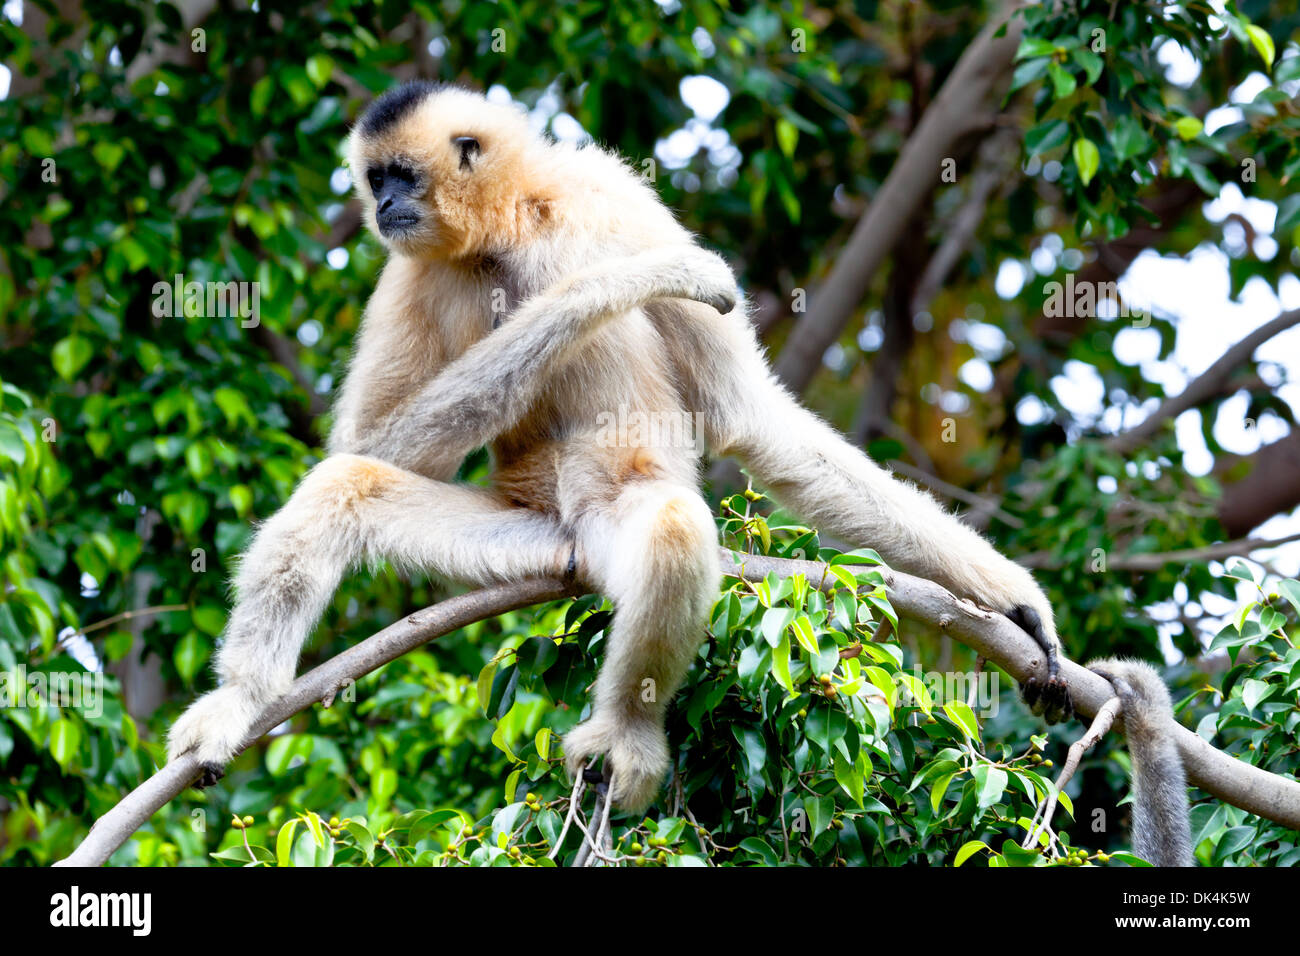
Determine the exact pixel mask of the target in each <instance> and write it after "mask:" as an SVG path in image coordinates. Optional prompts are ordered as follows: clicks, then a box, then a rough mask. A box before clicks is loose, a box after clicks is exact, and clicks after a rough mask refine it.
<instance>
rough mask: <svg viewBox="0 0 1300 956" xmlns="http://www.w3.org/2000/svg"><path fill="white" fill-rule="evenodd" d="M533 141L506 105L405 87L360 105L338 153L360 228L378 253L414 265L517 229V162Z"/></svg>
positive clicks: (422, 86) (522, 180) (456, 92)
mask: <svg viewBox="0 0 1300 956" xmlns="http://www.w3.org/2000/svg"><path fill="white" fill-rule="evenodd" d="M536 142H537V141H536V139H535V138H534V136H533V134H532V133H531V131H530V130H529V128H528V122H527V119H526V118H525V117H524V115H523V113H522V112H520V111H518V110H516V109H515V108H514V107H512V106H503V105H500V104H496V103H491V102H489V101H488V100H487V99H486V98H485V97H483V96H480V95H479V94H477V93H471V92H469V91H467V90H462V89H458V88H456V87H438V86H435V85H433V84H428V83H408V84H406V85H404V86H400V87H397V88H396V89H393V90H390V91H388V92H387V93H385V94H384V95H383V96H381V97H379V99H377V100H375V102H374V103H372V104H371V105H370V107H369V108H368V109H367V110H366V112H365V114H364V115H363V116H362V117H361V120H360V122H358V123H357V125H356V127H355V128H354V129H353V131H352V135H351V137H350V138H349V140H348V146H347V155H348V163H349V166H350V167H351V171H352V180H353V183H354V184H355V186H356V189H357V194H358V196H360V198H361V201H362V204H363V206H364V210H365V219H366V224H367V225H368V226H369V227H370V230H371V231H372V232H373V233H374V234H375V235H376V236H378V237H379V240H380V241H381V242H383V243H384V245H385V246H387V247H388V248H389V249H390V250H392V251H393V252H395V253H397V254H400V255H405V256H410V257H414V258H458V257H462V256H468V255H472V254H474V253H476V252H482V251H484V250H485V248H486V247H487V246H488V245H489V244H490V243H492V242H493V240H494V239H496V240H497V241H499V240H501V239H508V237H509V230H510V229H512V228H517V216H515V214H514V211H515V210H516V208H517V207H518V204H519V202H520V200H521V197H522V196H523V195H524V194H525V189H526V177H525V175H524V169H525V168H526V165H527V164H526V163H525V162H524V155H525V153H526V152H527V150H528V149H529V148H530V146H532V145H534V144H535V143H536ZM503 230H506V232H505V233H504V234H503Z"/></svg>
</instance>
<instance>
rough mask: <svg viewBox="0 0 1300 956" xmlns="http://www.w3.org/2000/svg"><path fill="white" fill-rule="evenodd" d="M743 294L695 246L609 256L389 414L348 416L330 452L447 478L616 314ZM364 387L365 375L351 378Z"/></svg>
mask: <svg viewBox="0 0 1300 956" xmlns="http://www.w3.org/2000/svg"><path fill="white" fill-rule="evenodd" d="M738 295H739V293H738V291H737V289H736V282H735V278H734V276H733V275H732V273H731V270H730V269H729V268H728V267H727V264H726V263H725V262H724V261H723V260H722V259H721V258H720V257H719V256H717V255H715V254H714V253H712V252H709V251H707V250H705V249H701V248H699V247H697V246H689V245H682V246H678V247H669V248H660V249H652V250H649V251H646V252H641V253H637V254H635V255H631V256H626V257H622V258H616V259H609V260H606V261H604V262H601V263H599V264H598V265H596V266H592V267H589V268H587V269H585V270H583V271H582V272H580V273H578V274H576V275H574V276H572V277H570V278H568V279H565V280H562V281H561V282H560V283H559V284H558V286H557V287H554V288H552V289H548V290H547V291H545V292H542V293H540V294H538V295H536V296H533V297H531V298H529V299H526V300H525V301H524V302H523V303H522V304H521V305H520V306H519V307H518V308H517V309H516V310H515V312H514V313H513V314H512V315H511V316H509V317H508V318H507V319H506V321H505V322H504V323H503V325H502V327H501V328H498V329H496V330H494V331H493V332H491V333H489V334H488V335H487V336H486V337H485V338H483V339H482V340H480V341H479V342H477V343H475V344H474V345H472V346H470V348H469V349H468V350H466V351H465V352H464V354H462V355H461V356H459V357H458V358H456V359H454V360H453V361H451V362H450V363H448V364H447V365H446V366H445V367H444V368H442V369H441V370H440V371H438V372H437V374H436V375H434V377H433V378H432V379H430V380H429V381H428V382H427V383H426V384H425V385H424V386H423V388H421V390H420V391H419V393H418V394H417V395H416V396H415V397H414V398H413V399H411V400H410V401H408V402H407V403H406V404H405V405H403V406H401V407H399V408H398V409H397V410H396V411H395V412H394V413H393V414H391V415H389V416H388V417H387V418H385V419H382V420H379V421H372V422H364V423H363V422H354V421H344V422H342V423H341V425H336V428H335V433H336V434H337V435H340V436H347V437H346V438H342V439H341V440H338V441H336V440H334V438H333V436H331V445H330V452H331V453H332V454H333V453H343V452H346V453H352V454H359V455H373V456H375V457H379V458H383V459H384V460H385V461H389V462H391V463H392V464H394V465H397V466H398V467H399V468H404V469H407V470H409V471H413V472H415V473H417V474H423V475H435V476H446V475H449V474H451V473H453V472H454V471H455V469H456V468H457V466H459V464H460V462H461V461H463V460H464V458H465V456H466V455H468V454H469V453H470V452H472V451H473V450H474V449H475V448H479V447H481V446H483V445H486V444H487V443H488V442H490V441H491V440H492V439H494V438H496V437H497V436H498V435H500V434H501V433H503V432H504V431H506V430H507V429H509V428H511V427H512V426H514V425H515V424H516V423H518V422H519V421H520V420H521V419H522V418H523V417H524V416H525V415H526V414H527V413H528V411H529V409H530V407H531V406H532V405H533V403H534V402H535V401H536V400H537V398H538V396H539V395H540V394H541V392H542V390H543V389H544V387H545V386H546V384H547V382H548V380H550V379H551V378H552V376H553V374H554V373H555V370H556V368H557V367H558V366H559V365H560V364H561V363H562V362H563V361H564V360H565V359H567V358H568V357H569V356H571V355H573V354H574V353H575V352H576V351H578V350H579V349H580V348H581V347H582V346H583V345H584V344H585V343H586V342H588V341H590V339H591V337H592V335H593V334H595V332H596V331H598V330H599V329H600V328H601V327H602V326H603V325H604V324H605V323H606V322H608V321H609V320H610V319H612V318H614V317H615V316H619V315H623V314H625V313H627V312H630V311H632V310H633V309H637V308H640V307H641V306H643V305H645V304H646V303H648V302H650V301H652V300H655V299H663V298H668V299H673V298H683V299H693V300H696V301H697V302H699V303H705V304H706V305H705V306H704V307H705V308H709V309H710V310H711V311H715V310H716V311H717V312H730V311H731V310H732V309H733V308H734V307H735V304H736V301H737V297H738ZM349 384H350V385H352V386H354V387H357V388H360V389H362V390H363V391H364V389H365V388H366V384H365V383H364V382H358V383H349Z"/></svg>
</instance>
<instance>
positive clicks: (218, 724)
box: [167, 684, 262, 786]
mask: <svg viewBox="0 0 1300 956" xmlns="http://www.w3.org/2000/svg"><path fill="white" fill-rule="evenodd" d="M261 710H262V708H261V706H260V705H259V704H258V703H257V702H256V701H254V700H253V698H252V697H251V696H250V695H249V694H248V693H247V691H245V690H244V689H243V688H242V687H239V686H237V685H234V684H227V685H225V686H223V687H218V688H217V689H216V690H213V691H209V692H208V693H206V694H204V695H203V696H202V697H200V698H199V699H198V700H196V701H195V702H194V703H192V704H191V705H190V707H189V709H188V710H187V711H185V713H183V714H181V715H180V717H179V718H177V720H176V723H174V724H173V725H172V729H171V730H170V731H168V733H167V759H168V760H169V761H170V760H175V759H176V758H177V757H179V756H180V755H181V754H184V753H193V754H194V756H195V757H197V758H198V761H199V763H200V764H202V765H203V766H204V768H205V769H206V768H212V767H217V768H220V767H224V766H225V765H226V764H228V763H230V760H231V758H232V757H234V756H235V754H237V753H238V752H239V749H240V747H241V746H242V745H243V743H244V738H245V737H247V736H248V733H249V731H251V730H252V729H253V721H255V720H256V719H257V718H258V715H259V714H260V713H261ZM212 783H216V779H213V780H212ZM210 785H211V784H208V786H210Z"/></svg>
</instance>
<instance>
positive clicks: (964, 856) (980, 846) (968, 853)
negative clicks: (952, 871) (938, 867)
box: [952, 840, 993, 867]
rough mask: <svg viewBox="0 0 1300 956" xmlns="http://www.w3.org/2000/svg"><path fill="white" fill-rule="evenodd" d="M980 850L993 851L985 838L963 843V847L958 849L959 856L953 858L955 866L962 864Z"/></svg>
mask: <svg viewBox="0 0 1300 956" xmlns="http://www.w3.org/2000/svg"><path fill="white" fill-rule="evenodd" d="M980 850H988V852H990V853H992V852H993V851H992V850H991V849H989V845H988V844H987V843H985V842H984V841H983V840H971V841H970V842H969V843H964V844H962V848H961V849H960V850H958V851H957V856H956V857H954V858H953V861H952V865H953V866H954V867H958V866H961V865H962V864H963V863H965V862H966V861H967V860H969V859H970V858H971V857H972V856H974V855H975V854H976V853H978V852H979V851H980Z"/></svg>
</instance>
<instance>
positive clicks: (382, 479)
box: [290, 455, 404, 514]
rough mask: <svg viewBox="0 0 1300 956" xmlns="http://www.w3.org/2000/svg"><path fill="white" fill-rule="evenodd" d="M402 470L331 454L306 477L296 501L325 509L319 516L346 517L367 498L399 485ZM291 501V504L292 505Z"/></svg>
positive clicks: (365, 460)
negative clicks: (345, 515) (299, 500)
mask: <svg viewBox="0 0 1300 956" xmlns="http://www.w3.org/2000/svg"><path fill="white" fill-rule="evenodd" d="M403 477H404V474H403V472H402V471H401V469H399V468H395V467H394V466H392V465H390V464H388V463H387V462H383V461H380V460H379V459H378V458H368V457H366V456H364V455H331V456H330V457H328V458H326V459H325V460H324V461H322V462H321V463H320V464H318V465H317V466H316V467H315V468H313V469H312V470H311V471H310V472H308V473H307V477H305V478H303V480H302V484H301V485H299V486H298V490H297V491H295V492H294V495H293V499H298V498H299V497H301V498H302V499H304V500H303V501H302V504H304V505H307V506H310V507H312V508H319V509H322V510H321V511H320V512H318V514H347V513H349V512H351V511H353V510H355V508H356V506H357V504H358V503H359V502H362V501H364V500H366V499H367V498H378V497H380V496H382V495H383V494H385V493H386V492H388V491H390V490H392V489H393V488H394V487H395V486H396V485H398V484H400V483H401V481H402V479H403ZM293 499H291V501H290V504H293V503H294V502H293Z"/></svg>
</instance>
